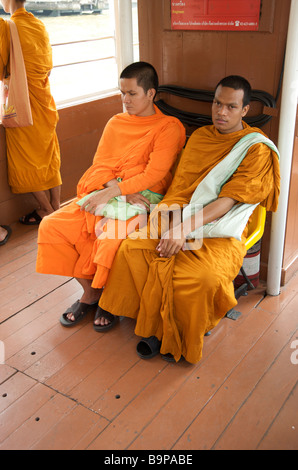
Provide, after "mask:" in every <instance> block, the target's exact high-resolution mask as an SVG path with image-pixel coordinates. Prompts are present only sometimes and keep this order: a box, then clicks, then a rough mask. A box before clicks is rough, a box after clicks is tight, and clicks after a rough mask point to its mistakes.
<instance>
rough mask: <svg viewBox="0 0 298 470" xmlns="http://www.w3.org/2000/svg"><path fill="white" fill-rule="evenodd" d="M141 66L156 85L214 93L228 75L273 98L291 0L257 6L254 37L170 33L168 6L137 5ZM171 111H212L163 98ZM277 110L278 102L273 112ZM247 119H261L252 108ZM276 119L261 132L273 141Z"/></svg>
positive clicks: (161, 0) (166, 0) (155, 0)
mask: <svg viewBox="0 0 298 470" xmlns="http://www.w3.org/2000/svg"><path fill="white" fill-rule="evenodd" d="M138 3H139V33H140V57H141V60H145V61H148V62H151V63H152V64H153V65H154V66H155V67H156V69H157V71H158V74H159V77H160V82H161V84H164V85H168V84H172V85H179V86H184V87H189V88H196V89H203V90H213V89H214V88H215V86H216V84H217V83H218V81H219V80H220V79H221V78H223V77H225V76H227V75H230V74H237V75H242V76H244V77H246V78H247V79H248V80H249V81H250V83H251V86H252V88H254V89H258V90H263V91H266V92H267V93H270V94H271V95H272V96H273V97H274V98H275V97H276V93H277V90H278V84H279V80H280V76H281V72H282V64H283V58H284V53H285V48H286V39H287V30H288V20H289V12H290V5H291V0H262V11H261V18H260V28H259V31H256V32H243V31H241V32H240V31H239V32H234V31H180V30H179V31H171V16H170V15H171V1H170V0H150V2H149V1H148V0H138ZM162 98H163V99H164V100H165V101H166V102H168V103H169V104H170V105H172V106H176V107H177V108H180V109H184V110H187V111H192V112H197V113H202V114H209V115H210V114H211V109H210V108H211V106H209V108H206V106H208V105H206V104H202V103H198V102H197V103H190V102H189V100H184V101H183V100H182V99H177V98H175V97H170V96H169V95H168V96H167V95H166V94H164V93H163V94H162ZM279 105H280V96H279V100H278V102H277V108H279ZM251 108H252V109H251V111H250V113H249V115H250V116H252V115H258V114H261V113H262V106H261V105H259V104H255V103H253V104H252V107H251ZM278 128H279V115H278V113H277V116H275V117H273V118H272V119H271V121H270V122H269V123H268V124H266V126H264V127H263V128H262V130H263V131H264V132H265V133H266V134H267V135H268V136H269V137H270V138H271V139H272V140H273V141H274V142H275V143H277V140H278ZM270 227H271V214H268V215H267V223H266V229H265V233H264V236H263V241H262V258H261V277H262V278H263V279H265V278H266V275H267V260H268V247H269V238H270Z"/></svg>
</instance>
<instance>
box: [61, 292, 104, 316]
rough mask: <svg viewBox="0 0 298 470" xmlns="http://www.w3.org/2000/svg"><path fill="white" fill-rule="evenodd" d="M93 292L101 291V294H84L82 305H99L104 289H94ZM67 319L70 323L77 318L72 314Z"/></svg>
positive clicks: (81, 300)
mask: <svg viewBox="0 0 298 470" xmlns="http://www.w3.org/2000/svg"><path fill="white" fill-rule="evenodd" d="M92 290H93V291H99V292H91V293H86V292H84V294H83V295H82V297H81V299H80V302H81V303H84V304H88V305H93V304H98V302H99V299H100V296H101V293H102V289H92ZM66 317H67V319H68V320H69V321H74V320H75V317H74V316H73V314H72V313H68V315H66Z"/></svg>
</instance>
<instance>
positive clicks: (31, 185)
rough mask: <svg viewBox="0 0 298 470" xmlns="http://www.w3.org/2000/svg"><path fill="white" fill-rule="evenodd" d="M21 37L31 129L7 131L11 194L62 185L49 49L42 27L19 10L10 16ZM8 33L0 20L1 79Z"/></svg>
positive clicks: (32, 17) (29, 127)
mask: <svg viewBox="0 0 298 470" xmlns="http://www.w3.org/2000/svg"><path fill="white" fill-rule="evenodd" d="M11 20H12V21H14V22H15V24H16V26H17V28H18V33H19V37H20V42H21V47H22V52H23V57H24V62H25V68H26V72H27V81H28V88H29V98H30V104H31V110H32V117H33V126H28V127H22V128H7V129H6V131H5V133H6V146H7V163H8V182H9V185H10V186H11V190H12V192H13V193H27V192H34V191H43V190H47V189H51V188H54V187H56V186H59V185H61V176H60V149H59V144H58V138H57V135H56V126H57V122H58V113H57V110H56V105H55V102H54V99H53V97H52V95H51V90H50V82H49V77H48V75H49V73H50V71H51V69H52V67H53V64H52V49H51V46H50V42H49V37H48V34H47V31H46V29H45V26H44V24H43V23H42V22H41V21H40V20H39V19H38V18H36V17H35V16H34V15H33V14H32V13H29V12H27V11H26V10H25V8H19V9H18V10H17V11H16V12H15V13H14V14H13V15H12V16H11ZM9 51H10V30H9V25H8V23H7V22H6V21H4V20H3V19H2V18H0V79H2V78H3V70H4V66H6V65H9Z"/></svg>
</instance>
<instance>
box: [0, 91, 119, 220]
mask: <svg viewBox="0 0 298 470" xmlns="http://www.w3.org/2000/svg"><path fill="white" fill-rule="evenodd" d="M119 112H122V103H121V98H120V94H118V93H117V94H115V95H113V96H111V97H108V98H103V99H101V100H97V101H90V102H87V103H84V104H81V105H78V106H70V107H67V108H64V109H60V110H59V123H58V127H57V135H58V139H59V144H60V150H61V175H62V182H63V184H62V191H61V200H62V201H66V200H69V199H71V198H73V197H74V196H75V194H76V186H77V182H78V180H79V179H80V177H81V176H82V174H83V173H84V172H85V171H86V169H87V168H88V167H89V166H90V165H91V163H92V160H93V157H94V153H95V151H96V148H97V144H98V142H99V139H100V136H101V134H102V131H103V129H104V126H105V125H106V123H107V121H108V119H110V118H111V117H112V116H113V115H114V114H116V113H119ZM34 208H36V203H35V200H34V198H33V196H32V195H31V194H13V193H12V192H11V191H10V188H9V186H8V183H7V165H6V146H5V131H4V129H3V127H2V126H0V224H11V223H13V222H15V221H17V220H18V219H19V217H21V216H22V215H24V214H26V213H28V212H30V211H31V210H33V209H34Z"/></svg>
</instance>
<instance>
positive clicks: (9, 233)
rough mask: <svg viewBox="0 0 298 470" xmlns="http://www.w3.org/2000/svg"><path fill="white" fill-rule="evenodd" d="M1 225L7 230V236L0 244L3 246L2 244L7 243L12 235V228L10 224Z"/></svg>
mask: <svg viewBox="0 0 298 470" xmlns="http://www.w3.org/2000/svg"><path fill="white" fill-rule="evenodd" d="M0 227H2V228H4V230H6V232H7V234H6V237H5V238H4V240H2V241H1V242H0V246H1V245H5V243H7V242H8V239H9V237H10V235H11V232H12V230H11V228H10V227H9V226H8V225H0Z"/></svg>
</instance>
